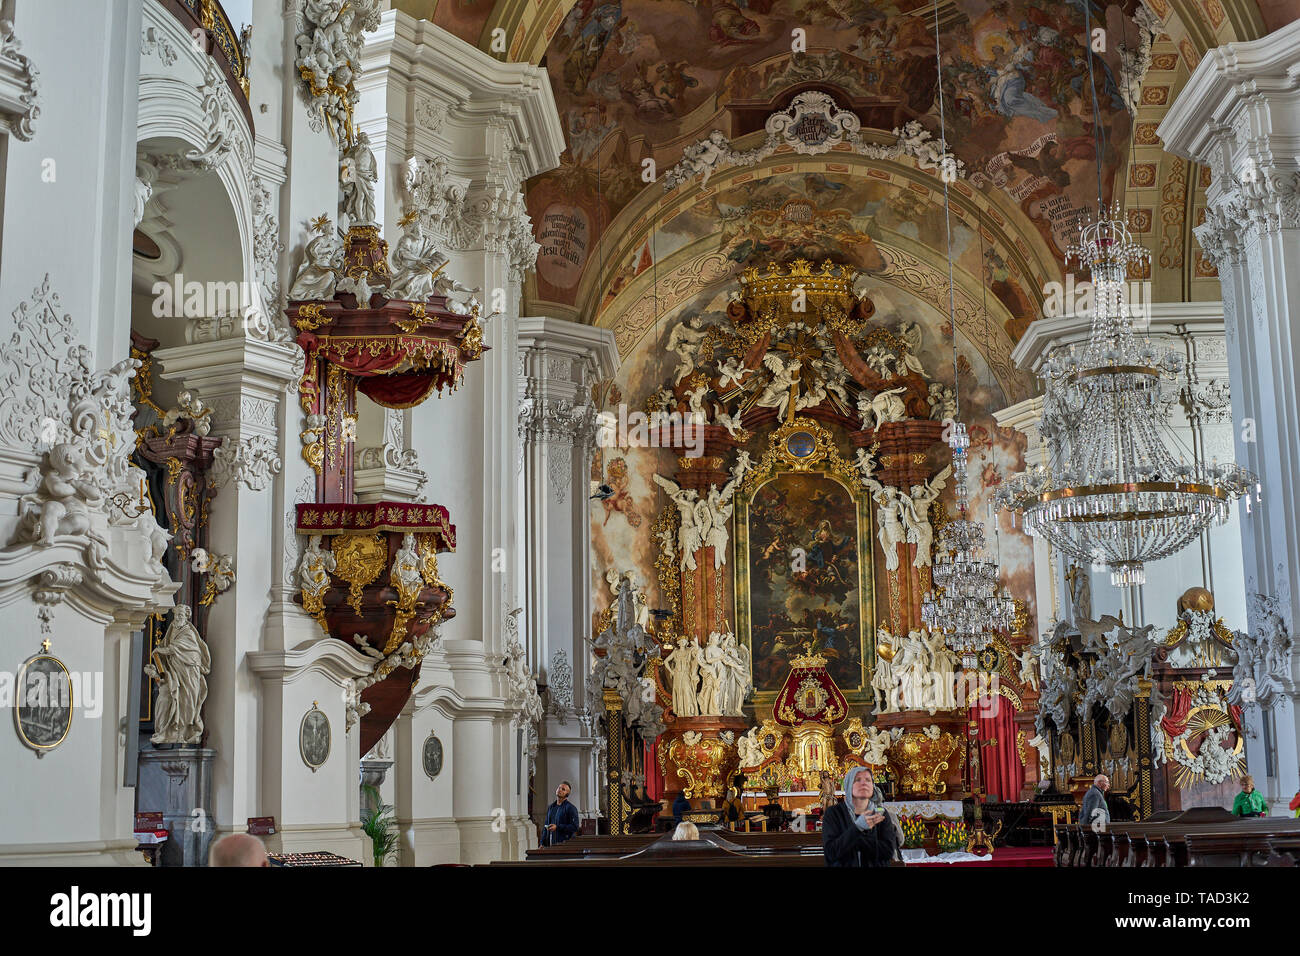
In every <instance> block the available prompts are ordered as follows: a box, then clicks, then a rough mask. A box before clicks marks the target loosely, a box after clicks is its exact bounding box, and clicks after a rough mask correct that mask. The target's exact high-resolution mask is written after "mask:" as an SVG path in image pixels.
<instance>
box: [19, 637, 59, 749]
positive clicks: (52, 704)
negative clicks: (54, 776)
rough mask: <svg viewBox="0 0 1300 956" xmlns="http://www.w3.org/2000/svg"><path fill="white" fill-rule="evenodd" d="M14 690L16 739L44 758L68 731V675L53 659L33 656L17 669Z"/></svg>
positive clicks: (49, 655)
mask: <svg viewBox="0 0 1300 956" xmlns="http://www.w3.org/2000/svg"><path fill="white" fill-rule="evenodd" d="M14 690H15V694H14V696H15V700H14V705H15V706H14V725H15V728H16V729H17V731H18V739H19V740H21V741H22V742H23V745H24V746H26V747H30V748H31V749H32V750H33V751H35V753H36V756H37V757H44V756H45V755H46V754H47V753H48V752H49V751H51V750H53V749H54V748H55V747H57V746H58V745H59V744H61V743H63V741H64V740H65V739H66V738H67V736H68V734H69V732H70V731H71V730H72V706H73V701H72V675H71V674H69V673H68V668H67V665H65V664H64V663H63V661H61V660H59V659H58V658H57V657H54V656H53V655H51V654H37V655H35V656H34V657H29V658H28V659H27V660H26V661H24V662H23V666H22V667H21V668H19V670H18V680H17V686H16V687H15V689H14Z"/></svg>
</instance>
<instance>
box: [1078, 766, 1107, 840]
mask: <svg viewBox="0 0 1300 956" xmlns="http://www.w3.org/2000/svg"><path fill="white" fill-rule="evenodd" d="M1109 789H1110V778H1109V777H1107V776H1106V775H1105V774H1104V773H1099V774H1097V776H1095V777H1093V778H1092V786H1091V787H1089V788H1088V792H1087V793H1085V794H1084V795H1083V806H1082V807H1080V808H1079V822H1080V823H1082V824H1083V825H1084V826H1088V827H1092V828H1093V829H1094V830H1097V829H1100V830H1105V829H1106V825H1107V824H1108V823H1110V808H1109V807H1108V806H1106V791H1107V790H1109Z"/></svg>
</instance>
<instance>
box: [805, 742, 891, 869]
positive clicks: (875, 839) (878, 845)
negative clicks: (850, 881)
mask: <svg viewBox="0 0 1300 956" xmlns="http://www.w3.org/2000/svg"><path fill="white" fill-rule="evenodd" d="M855 783H856V785H857V788H856V790H855V789H854V785H855ZM822 852H823V853H825V854H826V865H827V866H889V864H890V861H891V860H893V859H894V856H895V855H896V854H897V852H898V835H897V833H896V832H895V830H894V821H893V820H892V819H891V818H890V816H889V811H888V810H886V809H885V807H884V804H883V802H882V801H881V800H880V795H879V791H877V790H876V786H875V779H874V778H873V777H872V775H871V771H870V770H868V769H867V768H866V767H852V768H850V769H849V772H848V773H847V774H846V775H845V777H844V799H843V800H842V801H840V802H839V803H837V804H835V805H834V806H833V807H831V808H830V809H829V810H827V811H826V815H825V817H824V818H823V820H822Z"/></svg>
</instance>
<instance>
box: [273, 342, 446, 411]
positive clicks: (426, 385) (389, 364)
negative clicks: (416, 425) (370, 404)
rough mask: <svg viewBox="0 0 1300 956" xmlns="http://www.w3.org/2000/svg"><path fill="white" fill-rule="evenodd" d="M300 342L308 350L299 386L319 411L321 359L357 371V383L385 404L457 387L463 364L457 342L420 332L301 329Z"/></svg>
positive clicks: (412, 401) (416, 400) (403, 404)
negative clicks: (364, 334) (354, 333)
mask: <svg viewBox="0 0 1300 956" xmlns="http://www.w3.org/2000/svg"><path fill="white" fill-rule="evenodd" d="M298 345H299V346H300V347H301V348H302V350H303V352H304V353H306V356H307V365H306V368H305V370H304V373H303V380H302V382H301V383H300V388H301V389H302V392H303V394H304V395H305V396H307V399H308V402H309V404H310V405H311V407H312V408H313V409H315V410H316V411H319V410H320V409H319V403H318V401H317V397H318V396H319V394H320V388H321V382H320V381H318V380H317V368H316V361H317V360H318V359H324V360H325V362H327V363H328V364H330V365H337V366H338V367H339V368H341V369H343V370H344V371H346V372H348V373H349V374H351V375H352V376H354V377H355V378H356V379H357V389H358V390H359V391H360V392H361V393H362V394H363V395H365V396H366V397H367V398H369V399H371V400H372V401H374V402H376V403H377V404H379V405H383V406H384V407H385V408H410V407H412V406H414V405H418V404H420V403H421V402H422V401H424V400H425V399H426V398H428V397H429V393H430V392H432V391H433V390H434V389H435V388H437V389H442V388H447V387H455V384H456V382H457V381H458V380H459V378H460V375H461V372H462V370H463V367H464V366H463V364H462V361H461V356H460V350H459V349H458V348H457V347H456V346H455V345H453V344H451V343H449V342H443V341H436V340H433V339H429V338H421V337H418V336H375V337H371V338H369V339H365V338H357V337H353V338H347V337H331V336H319V335H315V334H313V333H311V332H302V333H299V335H298ZM321 374H322V375H323V374H324V372H323V370H322V371H321Z"/></svg>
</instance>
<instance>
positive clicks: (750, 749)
mask: <svg viewBox="0 0 1300 956" xmlns="http://www.w3.org/2000/svg"><path fill="white" fill-rule="evenodd" d="M736 750H738V751H739V752H740V766H741V767H757V766H758V765H759V764H761V763H762V762H763V748H762V747H760V746H759V744H758V728H757V727H750V728H749V733H747V734H744V735H742V736H740V737H737V738H736Z"/></svg>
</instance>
